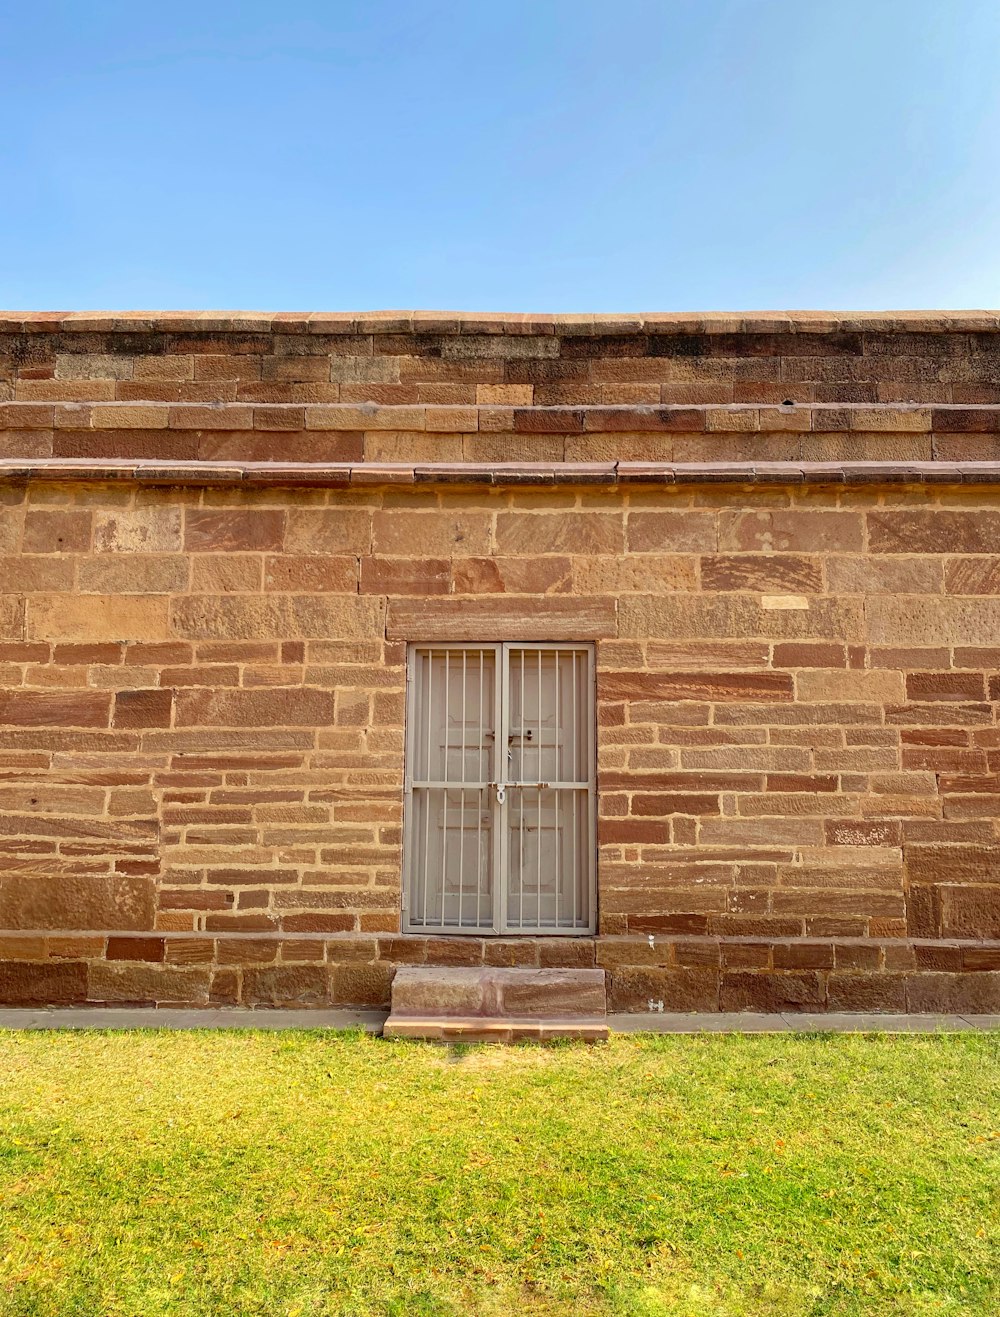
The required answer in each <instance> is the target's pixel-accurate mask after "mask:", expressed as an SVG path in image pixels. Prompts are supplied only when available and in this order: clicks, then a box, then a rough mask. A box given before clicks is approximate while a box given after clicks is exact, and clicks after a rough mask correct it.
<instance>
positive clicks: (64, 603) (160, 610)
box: [27, 594, 170, 641]
mask: <svg viewBox="0 0 1000 1317" xmlns="http://www.w3.org/2000/svg"><path fill="white" fill-rule="evenodd" d="M167 609H168V601H167V600H166V599H164V598H158V597H155V596H151V595H124V594H114V595H96V594H88V595H83V594H81V595H76V596H74V595H68V594H64V595H34V596H31V597H30V598H29V599H28V606H27V634H28V637H29V638H30V639H32V640H76V641H87V640H126V641H139V640H166V639H168V638H169V635H170V632H169V629H168V625H167Z"/></svg>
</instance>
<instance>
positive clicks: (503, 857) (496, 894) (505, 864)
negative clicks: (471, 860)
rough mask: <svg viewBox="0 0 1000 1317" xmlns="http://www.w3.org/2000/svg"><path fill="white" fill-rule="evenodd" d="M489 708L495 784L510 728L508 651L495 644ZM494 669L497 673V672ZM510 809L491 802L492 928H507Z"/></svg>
mask: <svg viewBox="0 0 1000 1317" xmlns="http://www.w3.org/2000/svg"><path fill="white" fill-rule="evenodd" d="M493 662H494V679H493V690H494V698H493V708H494V721H493V725H494V727H495V728H496V735H495V736H494V737H493V755H494V760H495V763H494V776H495V778H496V780H497V782H499V783H501V784H504V783H506V782H507V778H508V773H507V742H508V737H509V732H508V728H509V725H510V648H509V646H508V645H506V644H503V645H497V646H496V648H495V649H494V651H493ZM497 667H499V669H500V671H499V672H497ZM509 809H510V801H509V798H508V797H507V796H506V795H505V798H504V803H503V804H502V805H500V804H497V803H496V802H494V805H493V822H494V825H495V828H494V831H495V839H494V843H493V927H494V928H495V929H500V928H506V927H507V923H508V920H507V902H508V899H509V898H508V891H509V887H510V873H509V867H510V859H509V852H510V839H509V837H508V836H507V819H508V811H509Z"/></svg>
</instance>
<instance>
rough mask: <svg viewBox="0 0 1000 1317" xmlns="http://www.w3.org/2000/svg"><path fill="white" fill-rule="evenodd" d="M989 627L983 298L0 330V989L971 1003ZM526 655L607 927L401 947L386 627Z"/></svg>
mask: <svg viewBox="0 0 1000 1317" xmlns="http://www.w3.org/2000/svg"><path fill="white" fill-rule="evenodd" d="M789 404H790V405H789ZM998 637H1000V314H998V313H995V312H969V313H911V314H898V313H897V314H885V315H878V314H861V315H848V314H831V313H804V312H803V313H790V314H781V313H775V314H761V315H751V316H738V315H717V316H680V315H647V316H618V317H593V316H558V317H551V316H549V317H547V316H476V315H467V316H452V315H446V314H439V313H427V312H425V313H419V312H384V313H374V314H369V315H319V314H317V315H296V314H282V315H256V314H249V313H247V314H244V313H240V314H237V315H220V314H214V313H205V314H189V313H165V314H149V315H143V314H133V315H117V314H111V313H108V314H64V313H46V314H38V315H19V314H7V315H5V314H3V313H0V1001H3V1002H19V1003H48V1002H84V1001H86V1002H147V1003H160V1004H165V1003H194V1004H207V1003H210V1002H215V1003H232V1002H244V1003H248V1004H258V1003H259V1004H271V1003H274V1004H282V1005H289V1004H295V1003H302V1004H316V1005H318V1004H322V1003H341V1004H361V1005H376V1004H382V1003H384V1002H385V1000H386V998H387V995H388V986H389V982H390V980H391V977H392V974H393V972H394V968H395V967H396V966H397V965H399V964H406V963H413V962H430V963H480V962H485V963H487V964H499V965H502V964H537V965H546V966H547V965H559V964H570V965H594V964H596V965H600V966H603V967H605V968H606V969H607V970H608V973H609V976H610V987H611V1001H612V1005H613V1006H614V1007H615V1008H616V1009H621V1010H642V1009H646V1008H647V1006H649V1005H650V1004H651V1003H652V1004H654V1005H655V1004H656V1003H661V1002H662V1004H663V1006H664V1008H665V1009H667V1010H670V1009H717V1008H718V1009H734V1010H735V1009H741V1008H746V1007H750V1008H758V1009H759V1008H765V1009H767V1008H773V1009H806V1010H811V1009H816V1010H822V1009H892V1010H898V1009H910V1010H932V1009H933V1010H937V1009H943V1010H958V1011H988V1010H998V1009H1000V864H998V860H1000V838H998V822H997V821H998V818H1000V809H998V804H997V802H998V800H1000V793H998V791H997V787H998V785H1000V729H998V724H997V707H998V703H1000V639H998ZM519 638H523V639H538V640H560V639H567V640H594V641H596V642H597V661H598V680H599V687H598V697H599V707H598V716H599V761H600V774H599V794H600V801H599V805H600V811H599V812H600V822H599V832H600V854H599V865H598V885H599V921H600V922H599V927H600V932H599V935H598V936H597V937H596V938H572V939H562V938H554V939H549V940H546V939H544V938H498V939H481V938H429V937H404V936H400V934H399V907H400V825H401V787H402V764H403V735H404V729H403V725H402V718H403V686H404V669H403V661H404V655H405V642H406V641H407V640H411V639H412V640H434V639H463V640H470V641H476V640H501V639H511V640H516V639H519Z"/></svg>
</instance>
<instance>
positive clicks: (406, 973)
mask: <svg viewBox="0 0 1000 1317" xmlns="http://www.w3.org/2000/svg"><path fill="white" fill-rule="evenodd" d="M607 1011H608V1000H607V988H606V982H605V975H604V971H603V970H599V969H476V968H468V969H466V968H461V969H455V968H450V967H449V968H442V969H432V968H429V967H428V968H424V967H421V968H419V969H412V968H407V967H404V968H401V969H398V970H397V971H396V974H395V977H394V979H393V981H392V1013H391V1014H390V1016H389V1018H388V1020H386V1022H385V1028H384V1030H383V1032H384V1034H385V1036H386V1037H387V1038H423V1039H427V1040H429V1041H433V1042H450V1043H458V1042H470V1043H472V1042H477V1043H478V1042H501V1043H509V1042H518V1041H521V1040H525V1039H534V1040H536V1041H544V1040H546V1039H550V1038H581V1039H584V1040H586V1041H588V1042H601V1041H603V1040H604V1039H606V1038H607V1036H608V1015H607Z"/></svg>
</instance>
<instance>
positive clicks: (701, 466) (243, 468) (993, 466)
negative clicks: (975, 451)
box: [0, 457, 1000, 489]
mask: <svg viewBox="0 0 1000 1317" xmlns="http://www.w3.org/2000/svg"><path fill="white" fill-rule="evenodd" d="M26 480H37V481H59V482H63V481H84V482H91V483H94V482H99V483H103V482H108V481H134V482H137V483H140V484H144V485H170V486H182V485H190V486H195V487H205V486H230V487H232V486H241V487H247V486H255V487H259V486H263V485H271V486H278V487H285V488H288V487H302V486H308V487H312V488H328V489H336V488H339V489H344V488H348V487H351V488H354V487H357V486H367V487H371V486H379V485H394V486H396V485H435V484H436V485H453V486H462V485H477V486H479V485H492V486H495V487H498V488H501V487H503V488H509V487H514V486H546V485H601V486H628V485H685V484H687V485H705V484H721V485H765V484H768V485H803V484H810V485H829V484H837V485H884V484H907V485H922V484H936V485H1000V462H943V461H934V462H491V463H487V462H418V463H405V462H353V463H351V462H209V461H163V462H158V461H152V460H146V461H137V460H135V459H133V458H107V459H102V458H44V457H43V458H5V459H0V483H3V482H8V483H13V482H17V481H26Z"/></svg>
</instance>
